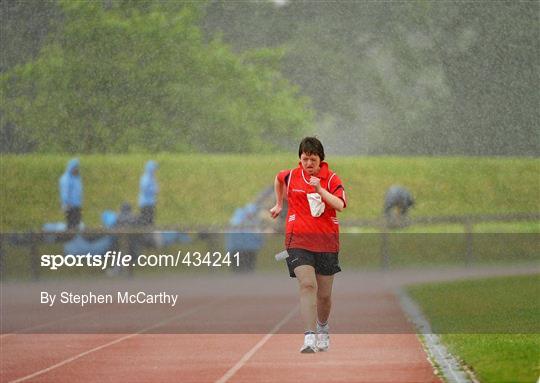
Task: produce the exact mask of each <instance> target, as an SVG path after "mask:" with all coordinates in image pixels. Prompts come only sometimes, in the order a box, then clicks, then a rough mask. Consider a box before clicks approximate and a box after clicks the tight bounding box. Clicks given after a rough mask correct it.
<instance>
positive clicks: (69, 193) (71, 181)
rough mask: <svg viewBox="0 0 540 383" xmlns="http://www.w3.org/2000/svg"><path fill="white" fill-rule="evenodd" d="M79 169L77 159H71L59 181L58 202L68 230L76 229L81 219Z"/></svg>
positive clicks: (81, 191) (81, 198)
mask: <svg viewBox="0 0 540 383" xmlns="http://www.w3.org/2000/svg"><path fill="white" fill-rule="evenodd" d="M79 167H80V163H79V159H77V158H73V159H71V160H70V161H69V162H68V164H67V166H66V171H65V172H64V173H63V174H62V176H61V177H60V180H59V189H60V202H61V204H62V210H63V211H64V214H65V217H66V224H67V229H68V230H71V229H75V228H77V227H78V226H79V224H80V222H81V217H82V202H83V184H82V179H81V175H80V168H79Z"/></svg>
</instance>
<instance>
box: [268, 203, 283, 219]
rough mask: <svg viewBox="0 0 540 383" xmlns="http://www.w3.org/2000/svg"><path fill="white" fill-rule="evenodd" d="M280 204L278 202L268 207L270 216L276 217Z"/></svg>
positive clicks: (279, 211)
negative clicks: (270, 207)
mask: <svg viewBox="0 0 540 383" xmlns="http://www.w3.org/2000/svg"><path fill="white" fill-rule="evenodd" d="M281 209H282V206H281V205H280V204H276V205H275V206H274V207H273V208H272V209H270V215H271V216H272V218H277V217H278V216H279V213H281Z"/></svg>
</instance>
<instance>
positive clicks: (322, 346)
mask: <svg viewBox="0 0 540 383" xmlns="http://www.w3.org/2000/svg"><path fill="white" fill-rule="evenodd" d="M328 330H329V329H328V324H326V325H324V326H321V325H320V324H319V323H318V322H317V349H318V350H319V351H328V347H330V335H329V334H328Z"/></svg>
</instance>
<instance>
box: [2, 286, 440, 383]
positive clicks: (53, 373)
mask: <svg viewBox="0 0 540 383" xmlns="http://www.w3.org/2000/svg"><path fill="white" fill-rule="evenodd" d="M272 283H274V282H272ZM356 287H357V286H354V289H353V288H348V287H347V285H346V284H345V283H344V282H341V284H340V283H337V284H336V289H335V294H334V310H333V313H332V322H331V325H332V330H333V331H334V332H335V333H334V334H333V335H332V337H331V341H332V343H331V348H330V351H328V352H324V353H323V352H320V353H317V354H300V353H299V348H300V346H301V343H302V341H303V335H302V334H301V331H302V328H301V320H300V316H299V313H298V310H297V304H296V291H295V290H292V291H291V288H293V289H294V281H292V284H288V285H287V284H286V285H285V286H284V287H283V291H288V292H289V295H288V296H287V295H284V296H282V295H279V294H278V295H273V296H271V297H266V298H267V299H268V305H267V306H268V309H267V310H264V311H258V312H256V311H255V310H254V308H255V306H253V302H252V300H253V297H250V296H245V297H242V296H237V297H236V298H235V299H234V301H232V302H231V301H224V300H220V299H218V300H217V301H216V302H217V303H209V302H210V300H209V297H208V296H206V299H204V300H203V299H191V300H190V301H186V302H185V303H184V305H183V306H182V308H181V310H180V311H179V313H177V314H176V317H175V318H172V319H170V320H168V321H165V322H163V323H162V324H161V325H160V326H161V327H163V328H165V329H168V332H170V333H169V334H154V333H148V332H153V331H146V330H148V329H149V328H150V327H151V326H149V325H148V322H145V323H144V325H142V326H141V328H140V333H136V332H132V333H128V334H4V335H2V336H1V338H0V345H1V351H2V352H1V366H0V378H1V379H0V380H1V381H2V382H12V381H21V382H22V381H24V382H54V383H63V382H193V383H201V382H220V383H224V382H245V383H248V382H249V383H256V382H299V381H306V382H310V383H318V382H321V383H322V382H325V383H326V382H369V383H375V382H381V383H382V382H385V383H386V382H388V383H390V382H407V383H413V382H441V380H440V379H439V378H438V377H436V376H435V375H434V373H433V368H432V366H431V364H430V363H429V361H428V360H427V358H426V354H425V352H424V350H423V348H422V346H421V344H420V342H419V340H418V338H417V336H416V334H415V333H414V330H413V329H412V327H411V325H410V324H409V323H408V321H407V320H406V318H405V316H404V315H403V313H402V312H401V309H400V307H399V304H398V302H397V300H396V299H395V298H394V296H393V295H392V293H391V291H390V289H389V288H388V287H386V286H383V284H380V285H379V286H377V285H376V284H375V285H374V284H369V288H368V287H366V289H364V291H358V290H355V289H356ZM354 291H356V293H355V292H354ZM225 302H226V304H225ZM205 310H213V311H212V313H214V314H215V313H218V312H219V311H220V310H228V311H227V313H229V312H234V313H236V314H237V315H236V316H233V317H232V318H233V319H234V320H233V322H235V323H241V324H242V326H243V325H245V324H247V323H250V322H252V321H257V322H260V323H264V327H265V328H266V333H251V334H241V333H239V332H240V329H241V328H242V327H241V326H238V327H237V328H234V327H231V332H234V333H231V334H203V333H184V334H179V333H173V332H174V331H172V329H174V326H176V325H179V324H180V323H182V326H189V328H191V329H195V331H193V332H202V330H203V329H204V326H203V325H200V324H201V323H204V321H206V320H208V319H211V318H209V317H208V315H205V313H206V314H207V313H208V312H207V311H205ZM91 315H101V316H102V315H106V314H105V313H103V311H100V310H95V313H94V314H92V313H90V314H89V316H91ZM84 320H88V317H84ZM25 323H26V322H25ZM381 323H383V324H384V328H387V329H394V330H395V331H387V333H385V334H377V333H374V331H372V329H375V328H377V327H374V326H375V325H380V324H381ZM28 324H29V325H31V324H32V323H31V321H29V322H28ZM198 325H200V327H197V326H198ZM153 326H154V327H153V328H152V330H156V323H154V324H153ZM353 326H354V328H356V329H357V331H355V332H356V334H346V333H344V332H346V331H347V329H349V328H353ZM176 332H178V331H176Z"/></svg>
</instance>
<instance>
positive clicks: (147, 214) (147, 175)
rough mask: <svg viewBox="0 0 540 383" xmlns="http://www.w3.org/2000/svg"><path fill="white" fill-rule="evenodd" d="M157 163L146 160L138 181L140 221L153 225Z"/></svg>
mask: <svg viewBox="0 0 540 383" xmlns="http://www.w3.org/2000/svg"><path fill="white" fill-rule="evenodd" d="M157 168H158V165H157V163H156V162H155V161H148V162H147V163H146V165H145V167H144V173H143V175H142V177H141V180H140V182H139V208H140V209H141V215H140V223H141V224H142V225H153V224H154V216H155V214H156V201H157V194H158V192H159V186H158V183H157V180H156V171H157Z"/></svg>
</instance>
